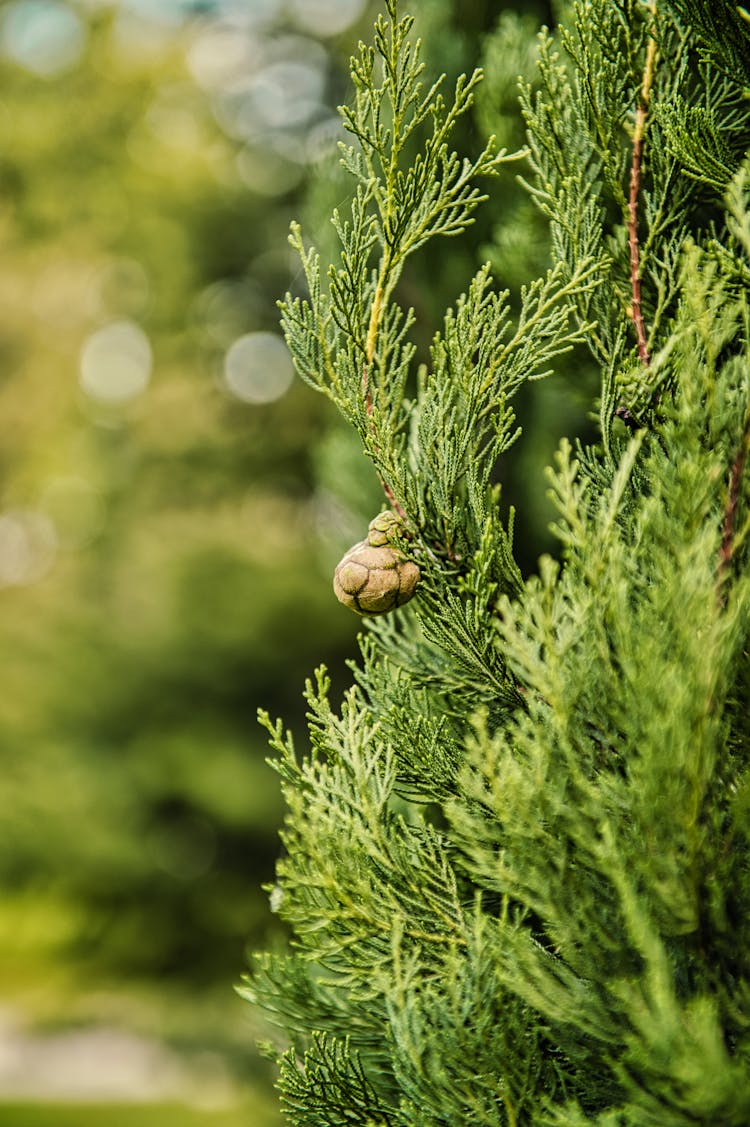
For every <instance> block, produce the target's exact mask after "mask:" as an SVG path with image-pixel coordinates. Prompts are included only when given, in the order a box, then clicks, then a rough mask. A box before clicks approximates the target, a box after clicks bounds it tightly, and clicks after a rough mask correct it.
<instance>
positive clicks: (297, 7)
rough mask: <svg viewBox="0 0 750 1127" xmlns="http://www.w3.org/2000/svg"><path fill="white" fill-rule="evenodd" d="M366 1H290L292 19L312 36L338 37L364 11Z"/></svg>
mask: <svg viewBox="0 0 750 1127" xmlns="http://www.w3.org/2000/svg"><path fill="white" fill-rule="evenodd" d="M365 6H366V0H290V3H289V7H290V9H291V13H292V17H293V19H294V20H295V22H296V23H297V25H298V26H299V27H302V28H304V29H305V31H310V32H312V33H313V34H314V35H319V36H325V35H339V34H340V32H342V31H346V29H347V28H348V27H350V26H351V24H353V23H354V21H355V20H357V19H359V17H360V16H361V15H362V13H363V12H364V10H365Z"/></svg>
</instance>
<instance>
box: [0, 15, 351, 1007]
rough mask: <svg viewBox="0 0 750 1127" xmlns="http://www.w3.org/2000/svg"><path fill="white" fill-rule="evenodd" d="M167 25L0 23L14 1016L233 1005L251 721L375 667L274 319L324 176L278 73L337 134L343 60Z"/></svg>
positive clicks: (260, 749) (0, 736) (249, 898)
mask: <svg viewBox="0 0 750 1127" xmlns="http://www.w3.org/2000/svg"><path fill="white" fill-rule="evenodd" d="M154 7H155V6H154ZM175 7H176V6H175ZM204 7H205V6H204ZM209 7H210V6H209ZM168 15H169V13H167V16H168ZM167 16H165V22H162V23H160V22H159V21H158V20H156V19H155V14H154V12H153V11H152V12H151V13H146V14H143V13H141V14H139V13H138V11H137V10H135V9H128V8H127V6H125V7H123V8H122V9H119V8H117V7H112V8H105V9H89V8H88V7H87V6H85V5H84V6H80V7H76V6H74V5H63V4H56V5H46V6H45V5H41V6H40V5H38V4H37V5H32V4H24V3H12V4H5V5H3V6H2V8H0V78H1V81H2V106H1V115H0V130H1V131H2V146H0V148H1V150H2V156H1V157H0V239H1V240H2V256H1V262H0V292H1V293H2V297H3V300H2V302H1V303H0V418H1V419H2V430H3V442H2V449H1V450H0V469H1V470H2V477H1V479H0V654H1V655H2V662H3V668H4V670H5V678H4V691H3V693H2V695H1V696H0V747H2V756H3V770H2V773H1V774H0V809H2V815H1V818H2V839H3V843H4V848H3V849H2V851H1V852H0V884H2V887H3V897H2V899H3V908H2V917H3V918H2V921H0V932H1V933H2V935H3V936H4V937H5V939H6V940H7V941H8V944H9V946H8V958H4V959H3V972H2V987H3V990H4V991H5V993H6V996H8V997H14V996H18V995H19V992H21V993H23V992H26V994H29V993H33V991H30V989H29V987H30V982H31V979H32V978H34V977H35V972H36V970H37V969H38V968H37V965H36V963H37V959H43V960H45V961H46V963H45V965H46V964H47V963H49V961H50V960H51V959H58V960H59V961H61V963H64V964H66V965H73V966H74V965H75V964H76V963H79V964H80V963H81V962H82V961H85V964H86V966H87V968H89V969H88V970H87V976H88V975H90V973H91V971H90V968H91V966H92V965H95V966H97V965H98V967H99V968H100V972H101V971H105V972H106V971H109V972H111V974H112V975H121V976H122V975H125V976H127V975H139V976H145V977H146V978H148V977H153V976H154V975H159V976H171V977H172V978H173V979H174V980H175V982H178V983H179V982H182V983H187V982H191V983H193V984H196V983H198V984H200V983H202V984H204V985H209V984H212V983H216V982H220V983H221V986H222V989H224V990H226V989H228V983H230V982H231V979H232V976H233V974H234V973H235V972H236V970H237V968H238V967H239V966H240V965H241V963H242V952H243V949H244V945H245V942H246V940H247V938H248V936H249V935H250V936H252V935H253V934H254V933H255V934H257V933H258V931H259V929H261V928H262V927H263V926H264V925H265V901H264V897H263V895H262V893H261V892H260V889H259V886H260V884H261V881H262V880H263V879H264V878H266V877H267V876H268V875H269V874H270V872H271V871H272V858H273V854H274V852H275V849H276V845H275V843H274V840H273V830H274V829H275V826H276V823H277V820H278V817H279V802H278V799H277V795H276V788H275V786H274V784H273V780H272V777H270V773H269V772H268V770H267V769H266V767H265V763H264V757H265V753H266V752H265V744H264V741H263V739H262V737H261V735H260V734H259V732H258V730H257V726H256V724H255V720H254V717H255V711H256V707H257V705H258V703H259V702H260V701H268V700H269V699H270V700H272V701H274V702H276V703H277V704H278V707H279V708H282V709H283V710H284V711H286V712H287V713H289V712H291V713H292V715H296V716H297V718H298V721H299V722H301V720H302V717H301V712H300V707H299V704H298V701H299V691H300V687H301V683H302V679H303V675H304V673H306V672H307V670H308V669H309V666H310V663H311V662H312V661H313V660H314V656H316V655H317V654H318V653H319V652H320V648H321V646H322V647H323V648H324V649H325V650H326V652H329V653H330V654H331V656H332V658H333V660H334V661H336V660H343V658H344V656H345V655H346V654H347V653H348V652H350V650H351V648H352V639H353V627H352V624H351V622H350V621H349V617H348V615H346V613H345V612H344V611H343V610H342V611H341V612H340V613H338V614H337V613H335V612H334V613H333V614H332V613H331V602H330V599H329V597H328V596H327V594H326V589H325V588H326V585H325V584H324V583H321V578H322V576H323V575H324V574H327V571H328V567H329V562H330V560H329V557H333V556H335V554H336V551H337V549H338V545H337V543H336V541H337V539H338V538H339V537H341V536H343V537H344V538H346V537H347V535H348V529H347V528H346V514H345V513H344V512H343V510H340V509H338V508H337V507H336V505H335V504H334V502H333V500H331V499H327V498H326V496H325V494H322V493H321V492H320V489H319V487H318V485H317V482H316V475H315V471H314V460H315V448H316V442H317V438H318V436H319V434H320V431H321V427H322V425H323V416H324V411H323V409H322V407H323V405H322V404H320V403H319V402H318V401H317V399H316V398H315V397H313V396H312V395H310V393H309V392H307V391H306V390H305V389H303V388H301V387H300V386H298V385H297V384H294V385H292V386H288V385H289V382H290V380H291V367H290V364H289V360H288V357H287V354H286V350H285V347H284V346H283V344H282V342H281V338H280V336H279V334H278V327H277V319H278V318H277V311H276V307H275V301H276V297H277V295H278V294H279V293H281V292H283V290H284V288H285V287H286V286H288V285H289V284H290V283H291V282H292V281H293V279H292V278H291V277H290V270H291V269H293V267H292V266H291V259H290V258H289V256H287V254H286V253H285V252H284V251H283V245H284V240H285V231H286V228H287V226H288V221H289V213H290V209H291V208H293V207H295V206H298V200H299V191H300V185H301V184H302V182H303V181H304V178H305V176H306V163H305V160H304V159H298V160H297V162H296V163H295V162H294V161H293V160H292V159H291V157H290V156H289V155H288V154H287V155H286V156H284V155H283V153H281V154H279V153H274V152H272V151H271V150H270V149H268V148H264V147H263V144H264V136H265V135H264V132H263V130H264V129H265V128H266V126H267V123H266V124H265V125H264V122H263V121H262V120H260V119H259V117H258V114H259V113H260V110H257V105H256V103H258V99H259V97H260V95H259V94H258V88H259V84H260V83H261V80H263V81H266V82H270V81H271V79H272V78H274V75H271V76H269V75H268V74H267V73H266V71H267V66H266V64H267V65H268V66H275V67H277V68H280V67H286V68H287V71H286V72H284V73H283V74H282V75H281V78H284V77H286V78H287V79H288V80H291V79H295V77H296V80H297V82H298V84H299V90H298V102H300V104H301V109H300V108H299V106H298V105H297V103H290V106H289V116H290V119H292V120H293V122H294V121H296V122H297V128H298V129H304V130H306V131H307V132H308V133H310V132H311V130H312V129H313V126H314V125H315V124H316V122H317V124H318V126H319V127H320V131H321V138H320V143H321V144H327V143H329V142H328V140H327V138H326V136H325V129H324V126H325V123H326V117H325V112H324V111H325V106H324V103H325V102H326V100H330V93H329V92H328V87H330V86H331V85H335V71H336V60H335V56H333V55H331V54H330V53H328V52H327V51H326V50H324V48H323V46H321V44H319V43H317V42H316V41H314V40H313V39H311V38H309V36H308V37H307V38H305V37H304V36H303V35H302V32H303V31H304V30H305V29H304V27H303V28H302V29H300V27H297V28H296V30H295V28H293V27H287V28H286V29H285V28H284V27H275V26H272V25H269V26H268V27H264V26H256V24H255V23H254V22H253V20H252V19H250V18H248V19H246V20H244V22H243V21H242V20H240V21H239V22H238V21H236V20H235V21H234V22H232V21H231V20H228V19H225V18H223V17H222V13H221V11H220V10H217V11H208V10H206V11H205V12H204V14H203V15H202V16H201V17H200V18H196V19H193V20H191V21H190V20H189V21H187V22H185V21H182V22H181V21H180V20H178V19H177V17H176V15H175V13H174V12H173V13H172V14H171V17H173V18H171V22H169V21H168V20H167ZM249 16H252V12H250V13H249ZM24 20H25V22H24ZM34 20H36V21H37V23H36V24H35V23H34ZM56 20H57V21H58V23H57V24H55V21H56ZM60 20H61V21H62V22H61V23H60V22H59V21H60ZM40 21H41V22H40ZM53 25H54V26H53ZM55 28H56V29H57V30H56V35H57V38H55V35H52V34H51V31H50V29H52V30H55ZM282 33H283V34H282ZM264 37H265V38H264ZM266 47H267V48H268V53H266V54H262V57H261V62H262V64H263V65H262V66H261V62H259V61H258V58H257V57H256V56H257V55H258V51H259V50H260V49H261V48H263V50H264V51H265V48H266ZM303 50H306V51H307V54H308V56H311V57H313V58H314V61H315V68H311V67H308V71H307V72H303V70H302V68H301V64H300V62H299V60H300V57H301V53H302V52H303ZM253 52H255V55H254V54H253ZM269 59H270V62H269ZM232 60H234V64H233V65H234V70H232V67H231V65H230V64H232ZM295 66H296V67H297V72H295V71H294V67H295ZM264 68H265V69H264ZM316 75H317V76H318V79H317V81H319V86H320V89H317V88H313V87H314V81H315V80H316V79H315V76H316ZM264 76H265V77H264ZM290 76H291V79H290ZM274 81H277V82H278V81H280V77H279V76H278V75H276V76H275V78H274ZM253 82H254V83H255V85H254V86H253V85H252V83H253ZM242 83H245V85H244V86H242V85H241V84H242ZM305 83H307V85H305ZM240 94H241V95H242V97H241V98H240ZM316 98H317V101H315V99H316ZM253 99H255V102H254V101H253ZM308 103H310V106H312V108H310V106H308ZM258 104H260V108H261V110H262V108H263V107H262V104H261V103H258ZM254 106H255V108H256V110H257V113H256V114H255V117H254V118H248V120H247V121H246V122H245V131H244V133H243V132H242V130H241V129H240V126H239V124H238V122H239V121H240V118H241V116H242V114H245V115H246V116H247V115H248V114H249V113H250V111H251V110H253V107H254ZM306 106H308V108H307V109H306V108H305V107H306ZM295 107H297V108H295ZM295 113H296V114H297V117H296V118H294V114H295ZM259 122H260V123H259ZM283 134H284V123H283V122H282V123H281V124H280V125H279V126H278V128H276V130H275V137H276V138H277V139H278V137H282V135H283ZM248 137H250V138H251V140H248ZM291 137H292V134H291V133H289V135H288V136H287V142H288V144H287V148H288V147H289V143H290V139H291ZM282 139H283V137H282ZM313 156H314V152H313ZM279 248H282V249H281V250H280V249H279ZM282 393H283V394H282ZM341 521H343V524H344V530H343V532H340V531H339V530H338V524H339V523H340V522H341ZM331 543H333V545H334V546H333V547H331V546H330V545H331ZM31 903H33V904H34V910H33V912H31V913H30V912H29V907H30V904H31ZM45 904H46V905H47V906H48V910H47V911H46V912H45V911H44V910H43V906H44V905H45ZM21 919H25V920H27V921H35V922H34V923H27V926H26V927H25V929H24V931H23V936H24V939H23V942H18V943H14V942H13V937H14V935H17V934H20V933H19V931H18V928H19V926H20V924H19V921H20V920H21ZM30 928H31V931H30V930H29V929H30ZM51 936H55V937H56V940H59V944H58V946H57V947H55V942H53V941H52V940H51V938H50V937H51ZM11 947H12V950H11ZM48 969H49V967H48ZM44 1004H45V1005H48V1006H53V1003H52V1002H49V1000H47V1001H46V1002H45V1003H44Z"/></svg>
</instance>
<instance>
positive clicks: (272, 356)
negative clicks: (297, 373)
mask: <svg viewBox="0 0 750 1127" xmlns="http://www.w3.org/2000/svg"><path fill="white" fill-rule="evenodd" d="M223 374H224V383H225V385H226V387H227V388H228V389H229V391H231V393H232V395H235V396H236V397H237V398H238V399H241V400H242V401H243V402H244V403H258V404H260V403H273V401H274V400H276V399H280V398H281V396H282V395H283V394H284V392H286V391H287V390H288V388H289V386H290V384H291V382H292V379H293V377H294V368H293V366H292V358H291V356H290V355H289V350H288V349H287V347H286V345H285V344H284V341H283V340H282V339H281V337H280V336H277V335H276V334H275V333H262V332H258V333H246V334H245V335H244V336H241V337H239V338H238V339H237V340H236V341H234V343H233V344H232V345H231V346H230V347H229V348H228V349H227V352H226V355H225V357H224V373H223Z"/></svg>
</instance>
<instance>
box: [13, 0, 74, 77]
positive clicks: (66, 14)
mask: <svg viewBox="0 0 750 1127" xmlns="http://www.w3.org/2000/svg"><path fill="white" fill-rule="evenodd" d="M86 39H87V31H86V25H85V24H84V22H83V20H82V19H81V17H80V16H79V15H78V14H77V13H76V12H74V11H73V9H72V8H71V7H70V6H69V5H68V4H61V3H58V2H56V0H17V3H15V4H10V5H8V7H7V8H6V9H5V11H4V12H3V13H2V19H1V21H0V48H1V49H2V51H3V53H4V54H5V55H7V56H8V57H9V58H11V59H13V61H14V62H16V63H19V64H20V65H21V66H22V67H25V68H26V70H30V71H31V72H32V73H33V74H38V75H39V76H40V77H41V78H53V77H55V75H58V74H63V73H64V72H65V71H66V70H71V69H72V67H74V66H75V65H76V63H77V62H78V61H79V59H80V58H81V55H82V54H83V51H84V48H85V46H86Z"/></svg>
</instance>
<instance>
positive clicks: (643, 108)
mask: <svg viewBox="0 0 750 1127" xmlns="http://www.w3.org/2000/svg"><path fill="white" fill-rule="evenodd" d="M649 7H650V9H651V13H652V15H653V14H654V13H655V11H656V4H655V3H651V4H650V5H649ZM656 49H657V48H656V40H655V39H654V38H653V36H652V37H651V38H650V39H649V41H648V47H647V48H646V65H645V67H644V70H643V82H642V83H641V96H640V101H639V102H638V108H637V109H636V111H635V124H634V127H633V159H632V162H631V165H630V195H629V198H628V246H629V248H630V293H631V298H630V310H631V313H630V315H631V318H632V320H633V325H634V326H635V333H636V337H637V339H638V355H639V356H640V358H641V361H642V362H643V366H644V367H645V368H648V366H649V365H650V363H651V353H650V352H649V347H648V334H647V332H646V325H645V322H644V320H643V308H642V306H641V257H640V248H639V245H638V197H639V195H640V190H641V162H642V159H643V139H644V135H645V132H646V118H647V117H648V104H649V100H650V98H651V87H652V86H653V82H654V70H655V67H656Z"/></svg>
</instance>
